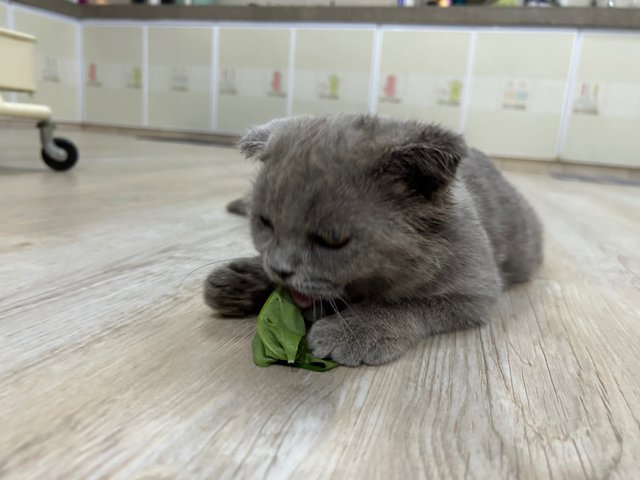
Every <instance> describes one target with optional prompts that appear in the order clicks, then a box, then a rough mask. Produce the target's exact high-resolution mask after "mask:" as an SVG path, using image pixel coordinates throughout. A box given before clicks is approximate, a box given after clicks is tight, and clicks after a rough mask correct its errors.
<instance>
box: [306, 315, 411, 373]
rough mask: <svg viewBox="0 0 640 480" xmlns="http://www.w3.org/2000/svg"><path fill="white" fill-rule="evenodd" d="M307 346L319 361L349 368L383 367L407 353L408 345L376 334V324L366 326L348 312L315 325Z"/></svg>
mask: <svg viewBox="0 0 640 480" xmlns="http://www.w3.org/2000/svg"><path fill="white" fill-rule="evenodd" d="M307 343H308V344H309V347H310V348H311V352H312V353H313V354H314V355H315V356H316V357H318V358H331V359H333V360H335V361H336V362H338V363H340V364H342V365H346V366H349V367H356V366H358V365H361V364H366V365H381V364H383V363H387V362H390V361H391V360H395V359H396V358H398V357H400V356H401V355H402V354H403V353H404V352H406V351H407V349H408V345H407V343H406V342H404V341H402V340H400V339H398V338H394V336H392V335H386V334H385V333H384V332H381V331H379V330H377V329H376V328H375V324H374V322H371V323H368V322H367V323H364V322H363V321H362V318H356V317H355V316H352V315H350V314H349V313H346V312H345V313H341V314H340V316H338V315H332V316H330V317H325V318H322V319H320V320H318V321H316V322H315V323H314V324H313V325H312V326H311V330H310V331H309V334H308V335H307Z"/></svg>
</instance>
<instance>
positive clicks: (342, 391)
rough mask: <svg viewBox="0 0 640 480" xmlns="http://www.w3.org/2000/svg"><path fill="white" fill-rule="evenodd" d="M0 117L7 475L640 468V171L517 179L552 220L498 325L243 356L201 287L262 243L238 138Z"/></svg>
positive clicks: (0, 369)
mask: <svg viewBox="0 0 640 480" xmlns="http://www.w3.org/2000/svg"><path fill="white" fill-rule="evenodd" d="M74 140H76V141H77V142H78V144H79V147H80V151H81V153H82V157H83V158H82V160H81V162H80V163H79V164H78V167H77V168H76V169H75V170H74V171H72V172H70V173H69V174H57V173H54V172H50V171H48V170H47V169H46V168H45V167H44V165H42V164H41V162H40V161H39V160H38V159H37V158H36V157H37V150H38V149H37V143H36V141H37V136H36V132H35V131H33V132H31V131H24V130H14V131H12V130H7V129H4V130H2V131H0V144H2V145H3V147H2V150H0V199H1V201H2V204H1V205H0V232H1V234H0V287H1V288H0V431H1V434H0V478H3V479H5V478H6V479H31V478H33V479H65V480H66V479H76V478H78V479H82V478H116V479H142V478H144V479H213V478H215V479H228V478H250V479H254V478H266V479H283V478H304V479H330V478H336V479H395V478H401V479H420V478H425V479H436V478H470V479H472V478H477V479H499V478H505V479H512V478H522V479H537V478H540V479H549V478H553V479H567V478H569V479H572V478H589V479H604V478H613V479H636V478H640V346H639V345H640V293H639V291H640V189H638V188H635V187H619V186H608V185H598V184H589V183H577V182H576V183H572V182H562V181H559V180H553V179H550V178H548V177H544V176H537V175H531V174H526V173H517V174H516V173H510V174H509V177H510V178H511V179H512V180H513V182H514V183H515V184H517V186H518V187H519V188H520V189H521V190H522V191H523V192H524V193H525V194H526V195H527V196H528V197H529V198H530V199H531V201H532V202H533V203H534V205H535V206H536V208H537V209H538V211H539V212H540V215H541V217H542V218H543V220H544V223H545V225H546V229H547V235H546V242H547V245H546V252H547V261H546V264H545V266H544V268H543V270H542V271H541V272H540V273H539V275H538V276H537V278H536V279H535V280H534V281H533V282H531V283H530V284H528V285H524V286H522V287H519V288H517V289H514V290H512V291H510V292H508V293H505V294H504V295H503V296H502V298H501V300H500V302H499V305H498V307H497V309H496V313H495V318H494V320H493V322H492V323H491V324H490V325H488V326H486V327H485V328H482V329H479V330H471V331H467V332H458V333H453V334H449V335H441V336H437V337H434V338H431V339H429V340H428V341H425V342H423V343H422V344H421V345H420V346H419V347H418V348H415V349H413V350H412V351H411V352H410V353H409V354H407V355H406V356H405V357H403V358H402V359H401V360H399V361H397V362H395V363H392V364H390V365H386V366H383V367H365V368H357V369H348V368H338V369H336V370H333V371H331V372H327V373H320V374H318V373H313V372H308V371H304V370H294V369H289V368H284V367H270V368H266V369H262V368H258V367H255V366H254V365H253V364H252V362H251V347H250V339H251V336H252V334H253V330H254V323H253V322H252V321H251V320H240V321H237V320H221V319H218V318H216V317H215V315H213V314H212V313H211V312H210V311H209V310H208V309H207V308H206V307H205V306H204V304H203V302H202V300H201V287H200V285H201V282H202V280H203V278H204V276H205V275H206V274H207V272H208V271H209V269H210V268H211V266H207V267H205V268H201V269H199V270H195V271H194V269H196V268H197V267H200V266H202V265H204V264H206V263H209V262H219V261H224V260H226V259H229V258H233V257H236V256H241V255H246V254H250V253H251V251H252V247H251V242H250V239H249V236H248V231H247V226H246V224H245V221H244V220H243V219H240V218H235V217H232V216H229V215H228V214H226V213H225V212H224V204H225V203H226V202H227V201H229V200H231V199H233V198H235V197H236V196H238V194H240V193H242V192H243V191H244V189H245V188H246V187H247V185H248V184H249V179H250V177H251V171H252V170H253V168H254V167H253V166H252V165H251V164H249V163H247V162H245V161H243V160H241V159H240V157H239V156H238V155H237V154H236V153H235V152H234V151H233V150H231V149H224V148H213V147H204V146H195V145H186V144H171V143H160V142H156V143H153V142H143V141H136V140H134V139H131V138H121V137H115V136H107V135H97V134H80V133H77V134H75V135H74Z"/></svg>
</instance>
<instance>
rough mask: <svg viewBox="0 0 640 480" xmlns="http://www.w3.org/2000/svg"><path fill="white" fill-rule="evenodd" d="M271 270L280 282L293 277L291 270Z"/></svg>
mask: <svg viewBox="0 0 640 480" xmlns="http://www.w3.org/2000/svg"><path fill="white" fill-rule="evenodd" d="M272 270H273V273H275V274H276V275H278V276H279V277H280V278H281V279H282V280H286V279H287V278H289V277H290V276H291V275H293V272H292V271H291V270H283V269H280V268H272Z"/></svg>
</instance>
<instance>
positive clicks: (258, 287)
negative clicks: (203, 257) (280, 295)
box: [204, 258, 274, 317]
mask: <svg viewBox="0 0 640 480" xmlns="http://www.w3.org/2000/svg"><path fill="white" fill-rule="evenodd" d="M273 289H274V285H273V284H272V283H271V281H270V280H269V278H268V277H267V275H266V274H265V273H264V270H263V269H262V264H261V262H260V259H258V258H243V259H240V260H235V261H233V262H231V263H230V264H229V265H225V266H224V267H221V268H217V269H215V270H214V271H212V272H211V273H210V274H209V276H208V277H207V279H206V280H205V283H204V301H205V303H206V304H207V305H209V306H210V307H211V308H213V309H214V310H216V311H218V312H219V313H220V314H221V315H223V316H225V317H246V316H249V315H254V314H257V313H258V312H259V311H260V308H262V305H263V304H264V302H265V301H266V300H267V298H268V296H269V294H270V293H271V291H272V290H273Z"/></svg>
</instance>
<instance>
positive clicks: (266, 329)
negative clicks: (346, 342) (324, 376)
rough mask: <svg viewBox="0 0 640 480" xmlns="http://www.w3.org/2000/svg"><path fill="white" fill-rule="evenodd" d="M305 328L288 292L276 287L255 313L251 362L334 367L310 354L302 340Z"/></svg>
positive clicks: (303, 366)
mask: <svg viewBox="0 0 640 480" xmlns="http://www.w3.org/2000/svg"><path fill="white" fill-rule="evenodd" d="M305 335H306V328H305V325H304V318H303V317H302V313H300V309H299V308H298V306H297V305H296V304H295V302H294V301H293V299H292V298H291V295H290V294H289V292H288V291H287V290H286V289H285V288H283V287H278V288H277V289H276V290H275V291H274V292H273V293H272V294H271V295H270V296H269V298H268V299H267V301H266V302H265V304H264V306H263V307H262V310H261V311H260V313H259V314H258V321H257V325H256V335H255V336H254V337H253V344H252V347H253V363H255V364H256V365H258V366H259V367H268V366H269V365H272V364H274V363H280V364H286V365H289V366H292V367H298V368H304V369H307V370H313V371H316V372H324V371H326V370H331V369H332V368H335V367H337V366H338V364H337V363H336V362H334V361H331V360H325V359H322V358H316V357H314V356H313V355H312V354H311V352H310V351H309V347H308V346H307V343H306V341H305Z"/></svg>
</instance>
